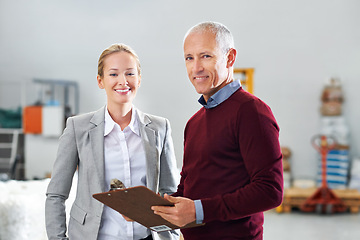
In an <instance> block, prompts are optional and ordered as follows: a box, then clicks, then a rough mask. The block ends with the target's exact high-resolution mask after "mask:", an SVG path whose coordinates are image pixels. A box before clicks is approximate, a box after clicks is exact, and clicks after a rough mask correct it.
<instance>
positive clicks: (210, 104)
mask: <svg viewBox="0 0 360 240" xmlns="http://www.w3.org/2000/svg"><path fill="white" fill-rule="evenodd" d="M239 88H241V83H240V80H235V81H232V82H231V83H229V84H227V85H226V86H225V87H223V88H221V89H220V90H219V91H217V92H216V93H215V94H214V95H212V96H211V97H210V98H209V99H208V101H207V102H206V101H205V99H204V96H201V97H200V98H199V100H198V102H199V103H200V104H201V105H203V106H204V107H205V108H206V109H209V108H214V107H216V106H217V105H219V104H220V103H222V102H224V101H225V100H226V99H228V98H229V97H230V96H231V95H232V94H233V93H234V92H236V91H237V90H238V89H239Z"/></svg>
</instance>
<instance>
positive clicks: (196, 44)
mask: <svg viewBox="0 0 360 240" xmlns="http://www.w3.org/2000/svg"><path fill="white" fill-rule="evenodd" d="M217 47H218V46H217V42H216V40H215V35H214V34H213V33H211V32H193V33H190V34H189V35H188V36H187V37H186V38H185V41H184V53H185V54H186V53H187V52H189V53H190V52H193V53H201V52H213V51H216V49H217Z"/></svg>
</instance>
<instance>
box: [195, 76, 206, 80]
mask: <svg viewBox="0 0 360 240" xmlns="http://www.w3.org/2000/svg"><path fill="white" fill-rule="evenodd" d="M207 78H208V76H200V77H194V79H195V80H205V79H207Z"/></svg>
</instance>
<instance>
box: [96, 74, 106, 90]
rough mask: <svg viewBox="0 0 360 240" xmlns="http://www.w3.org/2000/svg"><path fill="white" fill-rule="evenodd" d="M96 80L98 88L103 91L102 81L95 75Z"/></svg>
mask: <svg viewBox="0 0 360 240" xmlns="http://www.w3.org/2000/svg"><path fill="white" fill-rule="evenodd" d="M96 79H97V82H98V86H99V88H100V89H104V84H103V80H102V79H101V77H100V76H99V75H97V77H96Z"/></svg>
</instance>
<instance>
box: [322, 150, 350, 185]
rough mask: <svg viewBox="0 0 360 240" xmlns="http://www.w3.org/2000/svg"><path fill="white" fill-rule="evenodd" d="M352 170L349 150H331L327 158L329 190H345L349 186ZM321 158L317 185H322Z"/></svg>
mask: <svg viewBox="0 0 360 240" xmlns="http://www.w3.org/2000/svg"><path fill="white" fill-rule="evenodd" d="M349 169H350V159H349V150H347V149H344V150H339V149H334V150H330V151H329V152H328V154H327V157H326V182H327V184H328V187H329V188H332V189H344V188H346V187H347V185H348V179H349ZM321 176H322V168H321V156H320V155H319V160H318V174H317V184H318V186H320V185H321V180H322V179H321Z"/></svg>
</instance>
